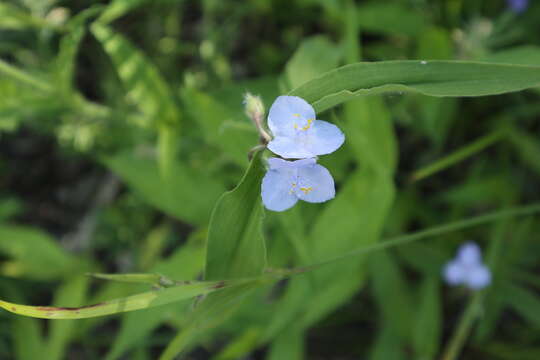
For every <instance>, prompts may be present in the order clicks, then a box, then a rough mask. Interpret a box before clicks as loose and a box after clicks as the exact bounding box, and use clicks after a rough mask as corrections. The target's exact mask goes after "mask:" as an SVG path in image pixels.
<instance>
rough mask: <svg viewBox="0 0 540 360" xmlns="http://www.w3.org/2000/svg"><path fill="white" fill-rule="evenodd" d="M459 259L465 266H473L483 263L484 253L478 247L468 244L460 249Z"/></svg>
mask: <svg viewBox="0 0 540 360" xmlns="http://www.w3.org/2000/svg"><path fill="white" fill-rule="evenodd" d="M457 259H458V261H459V262H461V263H462V264H464V265H468V266H473V265H476V264H480V263H481V262H482V252H481V251H480V248H479V247H478V245H476V244H475V243H473V242H468V243H466V244H464V245H461V246H460V247H459V250H458V254H457Z"/></svg>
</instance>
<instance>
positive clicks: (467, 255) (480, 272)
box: [443, 242, 491, 290]
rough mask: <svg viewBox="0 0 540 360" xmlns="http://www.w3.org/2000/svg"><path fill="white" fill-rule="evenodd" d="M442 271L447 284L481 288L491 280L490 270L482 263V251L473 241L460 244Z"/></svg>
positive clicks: (475, 288) (473, 288)
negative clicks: (454, 255) (453, 256)
mask: <svg viewBox="0 0 540 360" xmlns="http://www.w3.org/2000/svg"><path fill="white" fill-rule="evenodd" d="M443 273H444V278H445V280H446V282H447V283H448V284H450V285H465V286H467V287H468V288H470V289H472V290H480V289H483V288H484V287H486V286H488V285H489V284H490V282H491V272H490V271H489V269H488V267H487V266H485V265H484V264H483V263H482V252H481V250H480V248H479V247H478V245H476V244H475V243H474V242H468V243H466V244H464V245H461V247H460V248H459V249H458V252H457V255H456V257H455V258H454V259H453V260H452V261H450V262H448V263H447V264H446V266H445V267H444V271H443Z"/></svg>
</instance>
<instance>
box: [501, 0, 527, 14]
mask: <svg viewBox="0 0 540 360" xmlns="http://www.w3.org/2000/svg"><path fill="white" fill-rule="evenodd" d="M506 3H507V4H508V8H510V10H512V11H513V12H515V13H522V12H524V11H525V10H527V7H529V0H506Z"/></svg>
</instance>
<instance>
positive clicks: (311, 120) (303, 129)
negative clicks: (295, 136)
mask: <svg viewBox="0 0 540 360" xmlns="http://www.w3.org/2000/svg"><path fill="white" fill-rule="evenodd" d="M293 116H294V117H295V118H299V117H300V114H293ZM311 124H313V119H307V124H306V125H304V126H300V125H298V124H297V123H296V121H295V122H294V128H295V130H300V131H306V130H308V129H309V128H310V127H311Z"/></svg>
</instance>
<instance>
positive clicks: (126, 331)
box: [106, 231, 217, 360]
mask: <svg viewBox="0 0 540 360" xmlns="http://www.w3.org/2000/svg"><path fill="white" fill-rule="evenodd" d="M203 236H206V233H205V232H201V231H198V232H194V233H193V234H192V235H190V237H189V239H188V240H187V243H186V244H184V245H183V246H180V247H179V248H178V249H177V250H176V251H175V252H174V253H173V254H172V255H171V256H169V257H168V258H167V259H165V260H161V261H160V262H158V263H157V264H156V265H155V266H154V267H153V268H152V269H151V270H152V271H154V272H156V273H159V274H165V275H166V276H167V277H169V278H171V279H193V278H195V277H197V276H198V275H199V274H200V273H201V271H202V269H203V266H204V255H205V248H204V246H203V245H204V241H203ZM216 295H217V294H216ZM189 310H191V300H190V299H188V300H183V301H181V302H175V303H172V304H169V305H164V306H160V307H156V308H153V309H147V310H145V311H135V312H130V313H127V314H125V315H124V316H123V317H122V325H121V327H120V330H119V331H118V336H117V337H116V338H115V340H114V344H113V345H112V347H111V349H110V351H109V353H108V354H107V357H106V359H107V360H112V359H117V358H119V357H120V356H121V355H122V354H123V353H125V352H126V351H127V350H129V349H130V348H132V347H133V346H135V345H137V344H140V342H141V341H144V339H145V338H148V337H149V336H150V333H151V332H152V331H153V330H154V329H155V328H157V327H158V326H159V324H160V323H162V322H164V321H165V320H166V319H170V318H176V319H178V318H182V317H184V316H185V314H186V313H187V312H188V311H189Z"/></svg>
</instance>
